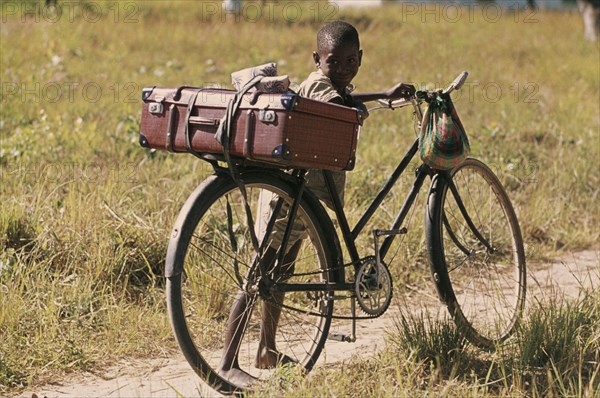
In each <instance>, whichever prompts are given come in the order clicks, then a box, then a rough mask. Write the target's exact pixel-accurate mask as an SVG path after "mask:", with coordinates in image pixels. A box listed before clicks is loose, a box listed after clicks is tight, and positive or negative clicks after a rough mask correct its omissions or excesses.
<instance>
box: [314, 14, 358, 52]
mask: <svg viewBox="0 0 600 398" xmlns="http://www.w3.org/2000/svg"><path fill="white" fill-rule="evenodd" d="M342 43H352V44H356V48H357V49H360V40H359V39H358V31H357V30H356V28H354V26H352V25H350V24H349V23H348V22H345V21H333V22H329V23H328V24H326V25H324V26H323V27H322V28H321V29H319V32H318V33H317V51H318V52H319V53H321V51H322V50H323V49H324V48H325V47H329V48H331V47H334V46H339V45H340V44H342Z"/></svg>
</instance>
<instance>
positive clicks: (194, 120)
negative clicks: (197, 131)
mask: <svg viewBox="0 0 600 398" xmlns="http://www.w3.org/2000/svg"><path fill="white" fill-rule="evenodd" d="M188 122H189V123H190V124H201V125H203V126H215V127H218V126H219V124H220V123H221V121H220V120H219V119H208V118H205V117H202V116H190V118H189V120H188Z"/></svg>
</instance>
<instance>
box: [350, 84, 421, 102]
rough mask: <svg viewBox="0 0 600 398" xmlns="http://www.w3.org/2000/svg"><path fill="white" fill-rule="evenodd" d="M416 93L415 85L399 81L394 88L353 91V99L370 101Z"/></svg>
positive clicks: (408, 95) (404, 96)
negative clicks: (365, 91) (363, 91)
mask: <svg viewBox="0 0 600 398" xmlns="http://www.w3.org/2000/svg"><path fill="white" fill-rule="evenodd" d="M414 94H415V86H413V85H412V84H407V83H398V84H397V85H395V86H394V87H392V88H389V89H387V90H385V91H376V92H371V93H351V94H350V95H351V96H352V99H354V100H355V101H361V102H369V101H376V100H378V99H391V100H394V99H398V98H408V97H411V96H412V95H414Z"/></svg>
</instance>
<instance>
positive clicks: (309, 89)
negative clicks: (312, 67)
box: [298, 69, 355, 107]
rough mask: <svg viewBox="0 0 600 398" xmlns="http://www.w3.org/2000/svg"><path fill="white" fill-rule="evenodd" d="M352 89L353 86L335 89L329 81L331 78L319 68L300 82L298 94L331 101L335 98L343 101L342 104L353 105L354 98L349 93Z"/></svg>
mask: <svg viewBox="0 0 600 398" xmlns="http://www.w3.org/2000/svg"><path fill="white" fill-rule="evenodd" d="M353 90H354V86H352V85H350V86H348V87H346V88H345V89H344V90H343V91H342V92H340V91H338V90H336V88H335V87H334V86H333V83H331V79H329V78H328V77H327V76H325V75H324V74H323V72H322V71H321V70H320V69H319V70H317V71H315V72H312V73H311V74H310V75H309V76H308V78H307V79H306V80H305V81H303V82H302V83H301V84H300V88H299V89H298V94H299V95H301V96H302V97H307V98H311V99H314V100H317V101H323V102H331V100H333V99H335V98H339V99H341V100H342V101H343V103H344V105H346V106H350V107H353V106H355V105H354V100H353V99H352V97H351V96H350V93H351V92H352V91H353Z"/></svg>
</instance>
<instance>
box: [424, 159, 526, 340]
mask: <svg viewBox="0 0 600 398" xmlns="http://www.w3.org/2000/svg"><path fill="white" fill-rule="evenodd" d="M452 185H453V186H454V187H456V189H453V187H452ZM426 236H427V241H428V246H429V247H428V249H429V259H430V266H431V271H432V274H433V278H434V281H435V283H436V287H437V289H438V293H439V295H440V298H441V299H442V300H443V301H444V302H445V303H446V305H447V306H448V309H449V312H450V314H451V316H452V317H453V319H454V321H455V323H456V324H457V326H458V327H459V328H460V329H461V330H462V331H463V332H464V333H465V336H466V337H467V339H468V340H469V341H471V342H472V343H473V344H475V345H476V346H478V347H481V348H483V349H487V350H493V349H494V348H495V347H496V345H497V344H498V343H500V342H502V341H504V340H505V339H507V338H508V337H509V336H510V335H511V334H512V333H513V331H514V330H515V328H516V325H517V323H518V320H519V318H520V316H521V313H522V311H523V307H524V303H525V283H526V282H525V281H526V272H525V252H524V249H523V239H522V237H521V231H520V229H519V223H518V220H517V217H516V214H515V212H514V209H513V207H512V205H511V203H510V200H509V198H508V195H507V194H506V191H505V190H504V188H503V187H502V184H501V182H500V181H499V180H498V178H497V177H496V176H495V175H494V173H493V172H492V171H491V170H490V169H489V168H488V167H487V166H486V165H485V164H483V163H482V162H480V161H478V160H475V159H467V160H466V161H465V162H464V163H462V164H461V165H460V166H458V167H456V168H455V169H453V170H452V171H451V172H449V173H447V174H442V173H440V174H438V175H437V176H436V178H435V179H434V181H433V183H432V188H431V191H430V195H429V202H428V206H427V213H426Z"/></svg>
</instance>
